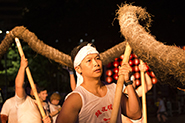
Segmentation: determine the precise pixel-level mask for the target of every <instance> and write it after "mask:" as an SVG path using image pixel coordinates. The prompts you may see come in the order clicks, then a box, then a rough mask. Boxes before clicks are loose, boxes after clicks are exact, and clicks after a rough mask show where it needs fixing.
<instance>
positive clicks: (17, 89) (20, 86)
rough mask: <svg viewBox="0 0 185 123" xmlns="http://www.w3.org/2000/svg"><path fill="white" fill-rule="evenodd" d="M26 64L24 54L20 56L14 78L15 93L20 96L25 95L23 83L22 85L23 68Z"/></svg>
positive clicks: (24, 68)
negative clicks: (18, 66)
mask: <svg viewBox="0 0 185 123" xmlns="http://www.w3.org/2000/svg"><path fill="white" fill-rule="evenodd" d="M27 66H28V60H27V59H26V58H25V57H24V56H22V57H21V63H20V68H19V71H18V73H17V76H16V79H15V93H16V94H17V96H18V97H20V98H22V97H24V96H25V95H26V93H25V90H24V87H23V85H24V76H25V70H26V67H27Z"/></svg>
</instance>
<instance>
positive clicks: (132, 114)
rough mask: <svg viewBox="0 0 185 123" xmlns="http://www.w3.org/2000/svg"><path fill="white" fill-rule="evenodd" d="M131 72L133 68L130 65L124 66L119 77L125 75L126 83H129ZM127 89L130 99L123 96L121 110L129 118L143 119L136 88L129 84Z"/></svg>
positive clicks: (120, 69)
mask: <svg viewBox="0 0 185 123" xmlns="http://www.w3.org/2000/svg"><path fill="white" fill-rule="evenodd" d="M130 71H131V67H130V66H129V64H128V63H127V64H124V65H123V66H121V67H120V68H119V73H118V74H119V75H121V74H122V75H124V77H125V83H129V82H130V80H129V73H130ZM126 88H127V94H128V98H127V97H126V96H125V95H124V94H123V95H122V98H121V108H122V113H123V114H124V115H126V116H128V117H129V118H131V119H133V120H136V119H139V118H141V106H140V101H139V98H138V96H137V94H136V92H135V90H134V87H133V85H132V84H128V85H127V86H126Z"/></svg>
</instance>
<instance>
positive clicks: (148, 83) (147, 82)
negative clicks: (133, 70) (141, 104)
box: [136, 63, 153, 97]
mask: <svg viewBox="0 0 185 123" xmlns="http://www.w3.org/2000/svg"><path fill="white" fill-rule="evenodd" d="M139 70H140V71H144V72H145V71H146V70H147V67H146V64H145V63H143V64H140V65H139ZM144 76H145V77H144V78H145V85H146V86H145V87H146V88H145V93H147V92H148V91H149V90H150V89H151V88H152V86H153V84H152V80H151V78H150V76H149V75H148V74H147V73H145V74H144ZM142 90H143V89H142V85H141V86H139V87H138V88H137V89H136V91H137V94H138V96H139V97H141V96H142Z"/></svg>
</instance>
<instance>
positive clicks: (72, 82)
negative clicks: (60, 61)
mask: <svg viewBox="0 0 185 123" xmlns="http://www.w3.org/2000/svg"><path fill="white" fill-rule="evenodd" d="M69 74H70V85H71V89H72V91H73V90H74V89H75V88H76V81H75V77H74V73H73V71H69Z"/></svg>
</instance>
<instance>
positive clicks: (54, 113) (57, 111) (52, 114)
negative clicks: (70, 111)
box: [49, 107, 61, 117]
mask: <svg viewBox="0 0 185 123" xmlns="http://www.w3.org/2000/svg"><path fill="white" fill-rule="evenodd" d="M60 110H61V107H60V108H59V109H58V110H56V111H53V112H51V113H50V114H49V115H50V116H51V117H53V116H55V115H57V114H58V113H59V112H60Z"/></svg>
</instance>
